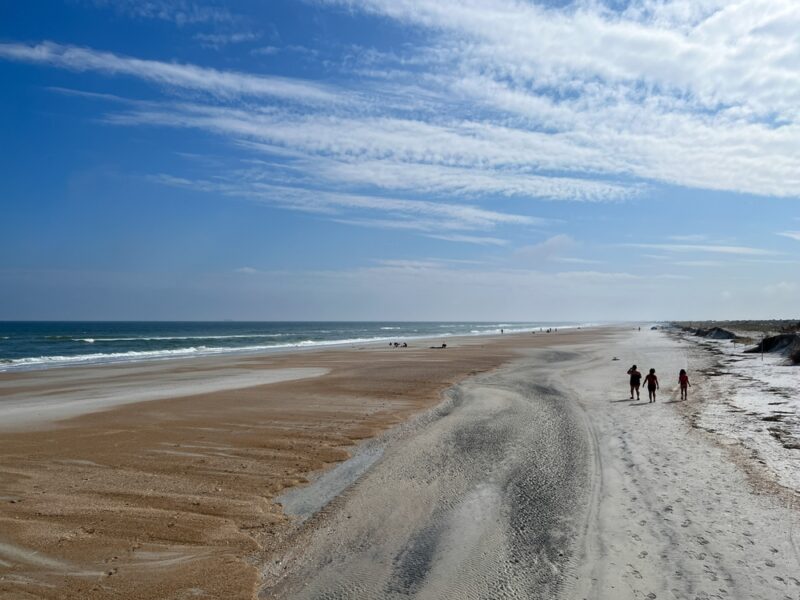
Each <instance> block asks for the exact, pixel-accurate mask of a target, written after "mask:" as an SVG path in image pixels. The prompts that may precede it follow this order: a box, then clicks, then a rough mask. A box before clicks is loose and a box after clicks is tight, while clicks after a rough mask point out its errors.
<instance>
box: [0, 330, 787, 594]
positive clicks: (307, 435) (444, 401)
mask: <svg viewBox="0 0 800 600" xmlns="http://www.w3.org/2000/svg"><path fill="white" fill-rule="evenodd" d="M414 346H416V347H414V348H408V349H389V348H380V347H367V346H365V347H363V348H348V349H329V350H325V351H315V352H304V353H296V354H274V355H270V356H266V357H265V356H246V357H245V356H238V357H235V356H230V357H213V358H208V359H203V360H187V361H178V362H171V361H164V362H161V363H149V364H137V365H116V366H113V367H112V366H107V367H80V368H69V369H58V370H50V371H40V372H25V373H23V372H18V373H6V374H2V375H0V427H2V428H3V429H2V436H0V471H1V472H2V477H0V501H1V502H0V595H2V597H3V598H15V599H16V598H195V597H197V598H220V599H222V598H226V599H229V598H237V599H238V598H243V599H244V598H255V597H261V598H391V597H401V596H402V597H409V596H410V597H417V598H576V599H579V598H609V599H612V598H614V599H616V598H646V599H652V598H691V599H694V598H743V599H744V598H763V599H773V598H795V599H796V598H800V577H799V576H798V573H800V552H799V551H798V548H799V546H800V542H798V541H797V537H798V535H800V534H798V526H799V525H800V513H798V505H799V504H800V497H799V496H798V490H795V489H792V488H791V487H787V486H786V485H785V483H784V482H783V481H782V480H779V479H778V478H777V476H775V475H773V474H772V472H771V471H770V470H769V468H768V465H767V464H766V463H765V462H764V461H762V462H759V461H758V460H753V457H752V455H751V454H750V453H749V451H748V450H747V449H746V448H745V447H744V446H742V444H741V443H739V442H737V441H736V440H733V439H731V438H726V437H723V436H720V435H719V434H717V433H714V432H709V431H707V430H706V429H703V428H701V427H698V426H697V423H696V420H693V418H692V415H693V414H694V411H695V408H694V407H696V406H698V404H699V403H702V402H704V401H709V400H710V399H709V397H708V395H709V394H711V393H713V394H716V395H718V394H720V393H724V388H723V389H721V388H720V386H718V385H713V386H712V385H711V384H710V382H709V381H708V380H707V378H704V377H703V376H702V375H699V374H698V375H696V376H694V378H693V379H692V385H693V387H692V389H691V394H690V398H689V401H688V402H686V403H683V402H679V401H677V396H678V392H677V389H675V388H676V381H673V380H676V379H677V377H676V376H677V371H678V369H680V368H683V367H686V366H689V368H690V373H694V372H695V371H700V370H701V369H703V368H709V367H710V366H711V365H712V362H713V361H714V360H715V359H714V357H713V356H712V355H710V354H709V355H706V354H703V353H700V352H697V351H695V350H692V349H691V347H690V346H689V345H687V344H685V343H681V342H680V341H678V340H677V339H675V338H674V337H672V336H669V335H666V334H664V333H662V332H660V331H641V332H639V331H634V330H633V329H632V328H596V329H584V330H573V331H562V332H559V333H557V334H550V335H529V334H528V335H523V334H520V335H506V336H502V337H500V336H498V337H476V338H459V339H457V340H453V341H452V342H451V340H448V348H447V349H446V350H432V349H429V348H428V347H427V344H424V343H418V344H414ZM614 357H616V358H618V359H619V360H618V361H614V360H612V359H613V358H614ZM633 362H636V363H637V364H639V365H640V366H641V367H644V368H649V367H650V366H653V367H655V368H656V369H657V370H658V373H659V375H660V376H661V378H662V389H661V393H660V396H659V400H658V402H657V403H656V404H650V405H648V404H647V403H646V402H630V401H629V400H627V397H628V389H627V385H626V384H627V379H626V376H625V370H626V369H627V367H628V366H629V365H630V363H633Z"/></svg>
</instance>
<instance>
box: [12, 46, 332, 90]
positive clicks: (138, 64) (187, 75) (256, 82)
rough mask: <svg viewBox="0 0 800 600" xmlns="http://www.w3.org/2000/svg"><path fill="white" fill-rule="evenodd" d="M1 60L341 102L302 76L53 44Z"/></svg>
mask: <svg viewBox="0 0 800 600" xmlns="http://www.w3.org/2000/svg"><path fill="white" fill-rule="evenodd" d="M0 58H5V59H8V60H16V61H20V62H31V63H42V64H47V65H51V66H54V67H61V68H64V69H69V70H72V71H97V72H100V73H105V74H107V75H128V76H132V77H138V78H140V79H144V80H147V81H150V82H153V83H157V84H160V85H164V86H168V87H177V88H186V89H191V90H196V91H202V92H207V93H209V94H212V95H215V96H219V97H221V98H230V97H242V96H244V97H247V96H252V97H266V98H283V99H292V100H295V101H298V102H314V103H318V102H339V101H341V98H340V97H339V96H338V95H337V94H336V93H335V92H333V91H331V90H330V89H328V88H326V86H324V85H321V84H316V83H312V82H308V81H303V80H300V79H289V78H285V77H275V76H265V75H249V74H246V73H240V72H236V71H220V70H217V69H211V68H207V67H198V66H196V65H191V64H180V63H174V62H162V61H156V60H143V59H139V58H131V57H126V56H120V55H117V54H113V53H111V52H100V51H97V50H92V49H90V48H79V47H77V46H64V45H61V44H54V43H52V42H42V43H41V44H36V45H32V46H31V45H27V44H0Z"/></svg>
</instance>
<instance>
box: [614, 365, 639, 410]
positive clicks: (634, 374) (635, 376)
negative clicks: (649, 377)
mask: <svg viewBox="0 0 800 600" xmlns="http://www.w3.org/2000/svg"><path fill="white" fill-rule="evenodd" d="M615 358H616V357H615ZM628 375H630V376H631V400H633V393H634V392H636V399H637V400H639V386H640V385H641V383H642V374H641V373H640V372H639V371H638V370H637V369H636V365H633V366H632V367H631V368H630V369H628Z"/></svg>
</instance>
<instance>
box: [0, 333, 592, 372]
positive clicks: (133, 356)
mask: <svg viewBox="0 0 800 600" xmlns="http://www.w3.org/2000/svg"><path fill="white" fill-rule="evenodd" d="M454 325H459V324H451V325H447V327H453V326H454ZM583 326H584V327H585V326H588V325H583ZM482 327H485V329H483V330H480V329H472V330H470V332H469V333H464V332H459V331H449V332H441V333H439V334H438V335H431V334H430V333H426V334H422V335H405V334H404V335H398V336H396V337H386V336H375V337H354V338H345V339H333V340H312V339H306V340H300V341H292V342H283V343H271V344H256V345H248V346H227V347H218V346H207V345H200V344H198V345H192V346H187V347H185V348H170V349H161V350H129V351H125V352H93V353H87V354H77V355H56V356H31V357H25V358H16V359H0V372H3V371H10V370H20V369H37V368H48V367H61V366H69V365H88V364H106V363H120V362H130V361H142V360H162V359H170V358H188V357H196V356H212V355H218V354H236V353H255V352H264V351H272V350H282V349H291V348H315V347H328V346H347V345H352V344H368V343H379V342H387V341H389V342H396V341H403V340H406V341H412V340H420V339H429V338H447V337H451V336H459V335H462V336H475V335H494V334H499V333H500V328H497V326H496V325H485V326H482ZM488 327H492V328H493V329H486V328H488ZM540 327H542V326H540V325H533V324H529V325H527V326H525V327H523V328H514V329H506V330H505V331H506V333H526V332H530V331H536V330H537V329H538V328H540ZM547 327H552V326H551V325H547ZM576 327H581V325H559V326H558V328H559V329H573V328H576ZM381 329H390V328H389V327H382V328H381ZM395 329H402V328H401V327H397V328H395ZM326 332H327V333H333V332H332V331H330V330H319V331H314V332H313V334H319V333H326ZM291 335H296V334H294V333H273V334H236V335H216V336H214V335H211V336H209V335H196V336H152V337H116V338H100V337H97V338H71V337H66V338H64V339H71V340H72V341H81V342H84V343H96V342H110V341H124V342H131V341H139V340H141V341H159V340H214V339H218V340H224V339H240V338H249V339H259V338H264V339H270V338H281V337H287V336H291ZM51 339H61V337H60V336H51Z"/></svg>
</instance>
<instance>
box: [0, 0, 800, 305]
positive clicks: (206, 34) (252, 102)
mask: <svg viewBox="0 0 800 600" xmlns="http://www.w3.org/2000/svg"><path fill="white" fill-rule="evenodd" d="M798 30H800V5H798V4H797V3H796V2H794V1H792V0H786V1H783V2H782V1H778V0H770V1H768V2H767V1H762V0H747V1H742V0H738V1H736V0H735V1H725V2H723V1H720V0H693V1H688V0H674V1H669V0H632V1H630V2H627V3H625V2H616V1H615V2H610V1H609V2H601V1H599V0H594V1H590V0H586V1H583V2H573V3H568V2H567V3H565V2H559V3H550V4H547V3H535V2H522V1H512V0H482V1H480V2H479V1H477V0H462V1H456V0H438V1H437V2H423V1H422V0H316V1H314V0H309V1H306V2H303V1H299V0H291V1H290V0H277V1H270V2H260V1H239V2H235V3H233V2H232V3H226V2H221V1H213V0H146V1H135V0H65V1H63V2H61V1H57V0H50V1H41V2H40V1H36V0H29V1H27V2H10V1H9V2H0V82H1V83H2V88H0V89H2V94H0V136H1V137H0V142H2V148H3V160H2V161H1V162H0V176H2V187H0V202H1V203H2V211H3V213H2V214H3V220H2V223H3V228H2V229H3V236H2V237H0V257H2V258H0V287H2V290H3V293H2V294H0V318H5V319H89V318H96V319H411V320H421V319H453V320H459V319H487V320H490V319H519V320H531V319H553V320H557V319H569V320H605V319H661V318H739V317H742V318H744V317H796V316H797V314H796V307H797V306H798V305H800V302H798V301H800V285H799V284H798V277H797V275H798V273H800V270H799V269H798V266H799V265H800V205H798V197H799V196H800V113H798V108H797V107H798V106H800V76H798V71H799V68H800V40H799V39H798V37H797V35H796V32H797V31H798Z"/></svg>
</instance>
